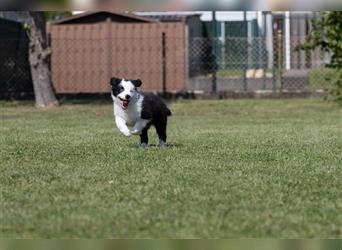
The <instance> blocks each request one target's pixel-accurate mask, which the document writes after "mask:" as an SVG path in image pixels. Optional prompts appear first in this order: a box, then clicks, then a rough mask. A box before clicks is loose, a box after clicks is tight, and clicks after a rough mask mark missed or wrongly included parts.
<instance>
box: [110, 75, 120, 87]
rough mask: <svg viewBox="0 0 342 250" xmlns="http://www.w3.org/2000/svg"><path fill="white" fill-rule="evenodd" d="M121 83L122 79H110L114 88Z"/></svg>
mask: <svg viewBox="0 0 342 250" xmlns="http://www.w3.org/2000/svg"><path fill="white" fill-rule="evenodd" d="M121 81H122V79H120V78H116V77H112V78H111V79H110V85H112V86H115V85H118V84H119V83H120V82H121Z"/></svg>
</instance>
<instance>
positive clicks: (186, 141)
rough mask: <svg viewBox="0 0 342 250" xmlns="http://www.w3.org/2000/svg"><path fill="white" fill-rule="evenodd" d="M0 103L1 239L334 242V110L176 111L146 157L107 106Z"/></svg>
mask: <svg viewBox="0 0 342 250" xmlns="http://www.w3.org/2000/svg"><path fill="white" fill-rule="evenodd" d="M0 105H1V116H0V119H1V121H0V122H1V126H0V133H1V145H0V150H1V154H0V156H1V167H0V170H1V175H0V187H1V197H0V198H1V205H0V208H1V211H0V212H1V213H0V231H1V234H0V237H5V238H6V237H16V238H21V237H25V238H31V237H40V238H52V237H53V238H60V237H63V238H73V237H77V238H82V237H99V238H121V237H124V238H132V237H138V238H145V237H148V238H150V237H154V238H156V237H158V238H179V237H182V238H184V237H185V238H193V237H196V238H197V237H200V238H222V237H224V238H228V237H291V238H302V237H320V238H326V237H329V238H334V237H336V238H340V237H342V110H341V109H340V108H338V107H337V106H335V105H334V104H331V103H327V102H324V101H321V100H294V99H292V100H215V101H179V102H174V103H170V104H169V106H170V108H171V110H172V111H173V114H174V115H173V116H172V117H171V118H170V120H169V126H168V142H169V143H170V147H168V148H158V147H156V146H151V147H149V148H147V149H144V150H143V149H138V148H137V145H138V141H139V140H138V137H131V138H126V137H124V136H122V135H121V134H120V133H119V132H118V130H117V129H116V127H115V124H114V119H113V117H112V106H111V104H110V102H109V101H108V102H105V103H99V102H95V103H90V104H70V103H69V104H64V105H62V106H61V107H60V108H56V109H50V110H45V111H42V110H36V109H34V108H33V107H32V106H31V105H32V103H22V102H19V103H7V102H2V103H1V104H0ZM156 141H157V137H156V136H155V131H154V129H151V130H150V142H151V143H152V144H155V143H156Z"/></svg>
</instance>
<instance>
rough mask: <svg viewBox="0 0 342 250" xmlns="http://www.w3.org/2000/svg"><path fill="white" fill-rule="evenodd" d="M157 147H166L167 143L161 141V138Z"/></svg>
mask: <svg viewBox="0 0 342 250" xmlns="http://www.w3.org/2000/svg"><path fill="white" fill-rule="evenodd" d="M158 147H161V148H165V147H167V144H166V142H165V141H163V140H159V144H158Z"/></svg>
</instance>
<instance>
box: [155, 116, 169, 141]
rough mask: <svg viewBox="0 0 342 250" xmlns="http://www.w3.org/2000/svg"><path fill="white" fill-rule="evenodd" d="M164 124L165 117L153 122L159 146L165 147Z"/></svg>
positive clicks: (165, 122) (165, 121)
mask: <svg viewBox="0 0 342 250" xmlns="http://www.w3.org/2000/svg"><path fill="white" fill-rule="evenodd" d="M166 124H167V118H165V119H162V120H160V121H158V123H156V124H155V127H156V131H157V134H158V137H159V145H158V146H159V147H166V146H167V144H166V137H167V136H166Z"/></svg>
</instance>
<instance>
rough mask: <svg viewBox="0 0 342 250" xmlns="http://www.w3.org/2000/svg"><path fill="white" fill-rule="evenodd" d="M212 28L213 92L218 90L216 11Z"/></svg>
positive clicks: (213, 13) (213, 15) (213, 12)
mask: <svg viewBox="0 0 342 250" xmlns="http://www.w3.org/2000/svg"><path fill="white" fill-rule="evenodd" d="M212 19H213V20H212V28H213V57H214V58H213V59H214V60H213V79H212V81H213V82H212V83H213V85H212V92H213V93H216V91H217V76H216V70H217V69H216V68H217V65H216V36H217V32H216V12H215V11H212Z"/></svg>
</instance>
